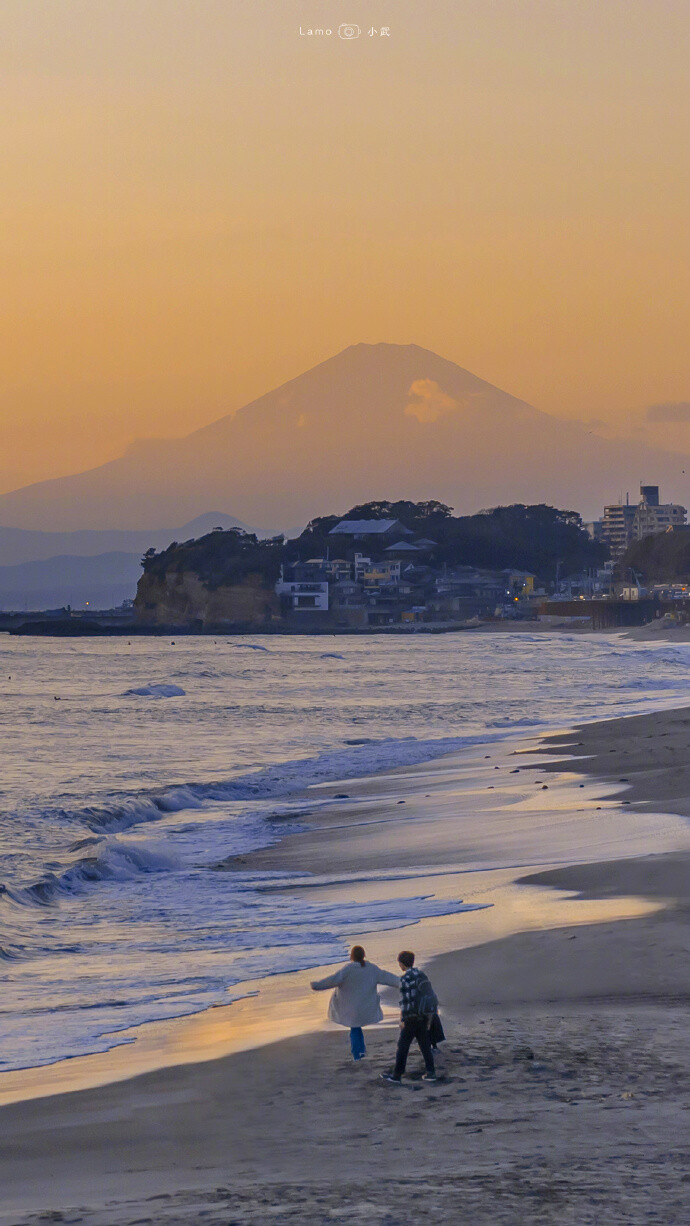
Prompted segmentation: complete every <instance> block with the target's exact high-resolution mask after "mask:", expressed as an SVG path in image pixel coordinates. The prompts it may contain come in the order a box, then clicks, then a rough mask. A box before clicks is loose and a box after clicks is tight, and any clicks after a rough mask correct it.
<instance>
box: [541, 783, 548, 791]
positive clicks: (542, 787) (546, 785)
mask: <svg viewBox="0 0 690 1226" xmlns="http://www.w3.org/2000/svg"><path fill="white" fill-rule="evenodd" d="M541 790H542V792H548V790H549V785H548V783H542V785H541Z"/></svg>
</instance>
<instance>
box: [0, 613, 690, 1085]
mask: <svg viewBox="0 0 690 1226" xmlns="http://www.w3.org/2000/svg"><path fill="white" fill-rule="evenodd" d="M0 701H1V705H0V713H1V714H0V718H1V719H2V741H1V744H2V773H1V777H0V866H1V867H0V981H1V982H2V998H1V1001H0V1014H1V1024H0V1071H7V1070H10V1069H18V1068H25V1067H29V1066H38V1065H44V1064H49V1063H52V1062H54V1061H57V1060H59V1059H62V1058H65V1057H71V1056H76V1055H82V1054H86V1053H91V1052H97V1051H103V1050H107V1049H108V1048H110V1047H113V1046H115V1045H117V1044H118V1043H121V1042H127V1041H131V1036H124V1035H123V1034H122V1032H123V1031H124V1030H125V1029H127V1028H129V1027H132V1026H134V1025H138V1024H140V1023H143V1022H146V1021H151V1020H154V1019H161V1018H172V1017H176V1016H181V1015H183V1014H190V1013H194V1012H198V1011H200V1010H204V1009H207V1008H209V1007H210V1006H213V1005H216V1004H220V1003H222V1004H227V1003H229V1002H230V1001H231V1000H232V999H233V998H236V997H238V996H241V995H242V994H243V987H242V985H243V984H244V983H246V982H247V981H248V980H255V979H259V978H262V977H264V976H266V975H272V974H277V973H281V972H285V971H290V970H296V969H303V968H306V967H310V966H320V965H323V964H324V963H328V962H332V961H336V960H339V959H340V958H341V957H342V956H343V953H344V950H345V948H346V946H347V943H348V938H349V936H350V934H352V933H356V932H361V931H371V930H376V929H390V928H396V927H399V926H402V925H404V924H411V923H415V922H416V921H418V920H420V919H422V918H424V917H427V916H432V915H438V914H448V913H449V912H453V911H458V912H461V911H462V910H463V909H465V907H464V904H463V903H462V901H461V900H457V902H453V901H446V900H437V899H435V898H433V897H431V898H430V897H420V896H418V895H415V894H414V882H413V881H411V883H410V896H409V897H399V898H398V897H396V898H394V899H390V898H386V899H382V900H380V901H376V900H374V901H371V902H367V903H366V904H363V903H357V904H354V903H353V904H351V905H347V904H346V903H338V904H334V903H326V902H324V901H315V902H311V903H310V902H309V901H304V899H303V898H300V899H299V900H296V899H294V898H292V897H290V896H289V895H288V894H287V892H280V891H275V892H271V891H270V890H268V889H266V885H267V884H270V881H271V880H274V879H275V878H276V877H280V874H275V873H272V874H265V873H264V874H259V873H248V872H239V873H235V872H218V871H217V870H216V866H217V865H218V863H219V861H221V860H223V859H225V858H226V857H228V856H230V855H232V854H235V853H237V854H239V853H242V852H246V851H249V850H252V849H255V848H259V847H262V846H267V845H269V844H271V843H274V842H276V841H277V840H279V839H280V838H281V836H282V835H284V834H285V833H286V832H289V831H294V830H298V829H299V828H300V819H301V817H302V818H303V817H304V815H305V814H306V813H307V812H314V811H315V809H316V808H317V807H318V806H324V805H332V804H334V803H336V801H335V797H336V795H337V793H338V792H339V791H340V790H341V789H340V788H339V787H338V786H337V784H338V783H341V784H342V782H343V781H346V780H347V779H348V778H350V779H352V778H359V777H362V776H367V775H370V774H372V773H375V772H377V771H382V770H385V769H389V768H391V767H394V766H401V765H404V764H406V763H407V764H412V763H419V762H423V761H426V760H431V759H432V758H436V757H439V756H441V755H443V754H445V753H449V752H451V751H454V750H457V749H460V748H462V747H463V746H466V745H472V744H481V743H485V742H490V741H493V742H495V741H499V740H505V739H507V738H511V737H515V736H517V735H519V734H520V733H522V734H525V733H526V732H527V733H529V732H535V731H539V730H548V729H550V728H555V727H566V726H569V725H571V724H573V723H575V722H582V721H588V720H596V719H603V718H607V717H612V716H621V715H628V714H637V713H641V712H646V711H649V710H652V709H654V708H655V707H658V706H666V707H668V706H680V705H683V704H684V703H687V702H690V645H687V646H686V645H671V644H668V643H648V642H645V643H636V642H630V641H627V640H625V639H624V638H623V637H622V636H617V635H601V636H597V635H575V634H573V635H568V634H564V635H554V634H540V633H539V632H538V631H536V630H535V632H534V633H533V634H532V633H520V634H515V635H511V634H496V635H492V634H472V633H471V632H469V633H464V634H446V635H433V636H428V635H419V636H410V637H407V636H371V637H367V636H356V637H350V636H343V637H338V636H333V637H328V638H326V637H313V638H312V637H307V636H304V637H293V638H291V637H271V638H267V639H264V640H261V639H257V640H256V641H252V640H251V639H249V638H240V637H230V638H218V639H217V640H214V639H212V638H208V637H187V636H185V637H182V638H179V639H177V640H173V639H167V638H166V639H163V638H135V639H133V640H132V641H131V643H128V642H127V640H125V639H122V638H105V639H100V638H98V639H77V640H65V639H54V640H52V639H31V638H17V639H15V638H10V637H9V636H7V635H2V636H0ZM313 783H332V784H333V788H332V790H331V788H330V787H328V788H325V789H320V790H319V791H318V792H317V793H316V794H314V795H313V796H307V797H306V798H305V796H304V789H305V788H306V787H308V785H310V784H313Z"/></svg>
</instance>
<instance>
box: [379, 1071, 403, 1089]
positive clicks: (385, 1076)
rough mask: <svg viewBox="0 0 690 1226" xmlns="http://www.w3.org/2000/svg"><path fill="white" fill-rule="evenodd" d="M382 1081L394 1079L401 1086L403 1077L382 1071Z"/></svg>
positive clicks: (394, 1082) (395, 1083)
mask: <svg viewBox="0 0 690 1226" xmlns="http://www.w3.org/2000/svg"><path fill="white" fill-rule="evenodd" d="M381 1080H382V1081H392V1082H393V1084H394V1085H396V1086H399V1085H400V1084H401V1082H402V1077H396V1076H395V1073H381Z"/></svg>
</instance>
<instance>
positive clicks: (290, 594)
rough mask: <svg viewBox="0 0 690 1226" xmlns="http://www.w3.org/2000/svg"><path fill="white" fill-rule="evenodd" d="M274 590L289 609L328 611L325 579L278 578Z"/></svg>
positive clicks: (296, 610) (295, 610) (326, 582)
mask: <svg viewBox="0 0 690 1226" xmlns="http://www.w3.org/2000/svg"><path fill="white" fill-rule="evenodd" d="M275 590H276V596H279V597H280V599H281V603H282V604H284V605H285V606H286V607H287V608H288V609H289V610H291V611H294V612H305V611H309V612H315V611H318V612H320V613H327V612H328V581H327V580H325V579H322V580H320V581H314V580H308V579H304V580H300V579H292V580H285V579H279V580H278V582H277V583H276V587H275Z"/></svg>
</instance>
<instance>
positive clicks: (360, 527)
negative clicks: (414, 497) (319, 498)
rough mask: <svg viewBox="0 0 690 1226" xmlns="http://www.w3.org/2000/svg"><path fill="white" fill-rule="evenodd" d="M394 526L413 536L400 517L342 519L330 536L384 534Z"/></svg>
mask: <svg viewBox="0 0 690 1226" xmlns="http://www.w3.org/2000/svg"><path fill="white" fill-rule="evenodd" d="M393 528H395V529H396V531H397V532H401V533H403V534H404V535H405V536H411V535H412V533H411V532H410V529H409V528H405V527H404V526H403V524H401V523H400V521H399V520H398V519H341V521H340V523H339V524H336V525H335V528H331V530H330V532H329V534H328V535H329V536H383V535H385V533H386V532H391V531H392V530H393Z"/></svg>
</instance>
